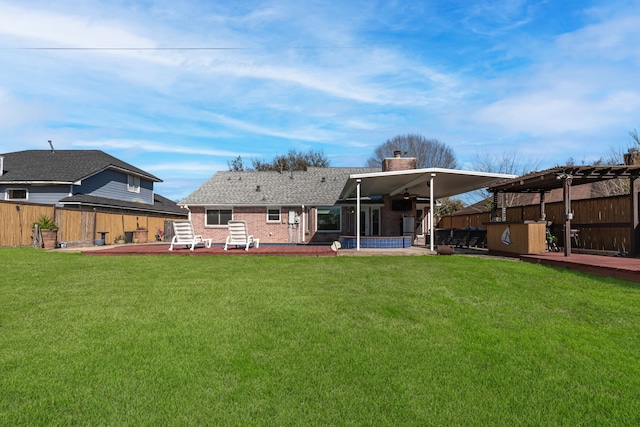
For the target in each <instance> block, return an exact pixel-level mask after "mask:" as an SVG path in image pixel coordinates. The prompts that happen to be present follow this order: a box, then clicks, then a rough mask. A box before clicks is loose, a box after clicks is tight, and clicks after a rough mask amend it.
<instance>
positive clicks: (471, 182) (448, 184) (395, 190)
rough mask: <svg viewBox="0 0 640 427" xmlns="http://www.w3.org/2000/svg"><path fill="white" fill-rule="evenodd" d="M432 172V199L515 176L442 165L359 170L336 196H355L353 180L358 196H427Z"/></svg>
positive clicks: (465, 191) (487, 185) (486, 185)
mask: <svg viewBox="0 0 640 427" xmlns="http://www.w3.org/2000/svg"><path fill="white" fill-rule="evenodd" d="M432 174H435V175H434V177H435V181H436V182H435V184H436V185H435V188H434V192H433V197H434V198H436V199H441V198H443V197H451V196H456V195H458V194H464V193H468V192H470V191H474V190H478V189H480V188H486V187H489V186H491V185H494V184H496V183H498V182H501V181H503V180H506V179H511V178H515V177H516V176H517V175H510V174H502V173H490V172H476V171H465V170H457V169H443V168H426V169H410V170H401V171H388V172H373V173H361V174H354V175H350V176H349V179H348V180H347V183H346V184H345V186H344V188H343V190H342V193H341V194H340V198H341V199H343V200H344V199H346V198H349V197H355V195H356V184H357V180H360V181H361V184H360V195H361V196H362V197H366V196H381V195H384V194H389V195H391V196H395V195H396V194H401V193H404V192H405V191H408V192H409V193H410V194H411V195H412V196H418V197H430V196H431V193H430V189H429V186H428V185H427V183H429V182H430V180H431V177H432Z"/></svg>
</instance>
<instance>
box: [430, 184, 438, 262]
mask: <svg viewBox="0 0 640 427" xmlns="http://www.w3.org/2000/svg"><path fill="white" fill-rule="evenodd" d="M435 176H436V174H435V173H432V174H431V180H430V181H429V249H430V250H431V251H432V252H433V251H434V250H435V249H434V241H435V239H434V237H435V236H434V234H435V225H434V224H433V206H434V203H433V182H434V179H433V178H435Z"/></svg>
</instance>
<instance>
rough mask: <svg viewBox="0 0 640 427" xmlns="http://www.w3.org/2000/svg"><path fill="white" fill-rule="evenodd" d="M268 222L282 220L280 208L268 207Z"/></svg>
mask: <svg viewBox="0 0 640 427" xmlns="http://www.w3.org/2000/svg"><path fill="white" fill-rule="evenodd" d="M267 222H280V208H267Z"/></svg>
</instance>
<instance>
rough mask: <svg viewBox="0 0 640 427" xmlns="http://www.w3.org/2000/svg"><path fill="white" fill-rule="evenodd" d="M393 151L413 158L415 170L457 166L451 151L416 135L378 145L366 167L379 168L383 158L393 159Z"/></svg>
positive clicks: (400, 136)
mask: <svg viewBox="0 0 640 427" xmlns="http://www.w3.org/2000/svg"><path fill="white" fill-rule="evenodd" d="M394 151H400V152H402V153H403V154H404V155H408V156H410V157H415V158H416V167H417V168H431V167H438V168H447V169H455V168H456V167H457V166H458V162H457V161H456V158H455V156H454V154H453V151H452V150H451V148H449V147H448V146H447V145H446V144H444V143H443V142H440V141H438V140H437V139H427V138H425V137H423V136H422V135H417V134H408V135H398V136H396V137H394V138H392V139H388V140H387V141H386V142H384V143H383V144H380V145H379V146H378V147H376V149H375V150H374V152H373V155H372V156H371V157H369V158H368V159H367V162H366V166H367V167H371V168H376V167H380V165H381V164H382V161H383V160H384V159H385V158H388V157H393V153H394Z"/></svg>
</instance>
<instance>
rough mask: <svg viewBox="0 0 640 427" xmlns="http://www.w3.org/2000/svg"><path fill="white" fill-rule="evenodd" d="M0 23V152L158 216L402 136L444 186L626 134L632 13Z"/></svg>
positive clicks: (95, 6) (598, 149) (576, 7)
mask: <svg viewBox="0 0 640 427" xmlns="http://www.w3.org/2000/svg"><path fill="white" fill-rule="evenodd" d="M0 11H2V13H0V63H1V64H2V66H1V67H0V152H10V151H18V150H24V149H48V147H49V146H48V143H47V141H48V140H52V141H53V144H54V146H55V148H56V149H101V150H104V151H106V152H108V153H109V154H112V155H114V156H116V157H118V158H120V159H122V160H124V161H127V162H129V163H131V164H134V165H136V166H138V167H140V168H142V169H144V170H146V171H148V172H151V173H153V174H155V175H156V176H158V177H160V178H161V179H163V180H164V182H163V183H160V184H158V185H157V186H156V191H157V192H158V193H160V194H162V195H164V196H166V197H169V198H171V199H176V200H177V199H181V198H183V197H185V196H187V195H188V194H189V193H191V192H192V191H193V190H195V189H196V188H197V187H198V186H200V185H201V184H202V183H203V182H204V181H205V180H206V179H208V178H209V177H210V176H211V175H212V174H213V173H215V172H216V171H218V170H226V169H227V162H228V161H230V160H232V159H233V158H235V157H236V156H238V155H241V156H242V157H243V159H244V160H245V162H247V163H249V162H250V159H252V158H257V159H262V160H270V159H272V158H273V157H274V156H275V155H277V154H284V153H286V152H287V151H288V150H289V149H292V148H295V149H297V150H299V151H307V150H309V149H313V150H317V151H323V152H324V153H325V154H326V155H327V157H328V158H329V159H330V161H331V164H332V166H362V165H363V164H364V162H365V161H366V159H367V158H368V157H369V156H370V155H371V154H372V152H373V150H374V148H375V147H376V146H378V145H379V144H381V143H383V142H384V141H385V140H387V139H389V138H392V137H394V136H396V135H399V134H406V133H418V134H421V135H423V136H425V137H427V138H436V139H438V140H440V141H442V142H444V143H445V144H447V145H448V146H449V147H451V148H452V150H453V151H454V153H455V155H456V157H457V158H458V160H459V163H460V165H461V167H462V168H464V169H473V167H474V159H475V158H476V157H477V156H478V155H483V156H486V155H491V156H497V157H499V156H502V155H503V153H505V152H506V153H516V154H517V155H518V156H521V158H522V159H527V160H528V161H530V162H537V163H538V164H539V165H540V167H552V166H555V165H559V164H564V163H566V161H567V160H568V159H569V158H573V159H574V160H575V161H576V162H577V163H583V162H584V163H590V162H593V161H594V160H597V159H599V158H601V157H606V156H608V155H610V153H611V152H612V150H622V149H626V148H627V147H629V146H630V145H631V144H632V141H631V138H630V137H629V131H632V130H634V129H636V128H640V83H639V81H640V79H639V77H638V76H639V75H640V71H639V70H640V31H639V30H638V29H639V28H640V1H638V0H633V1H626V0H607V1H589V0H582V1H574V0H566V1H561V0H548V1H516V0H502V1H491V0H486V1H482V0H480V1H467V0H453V1H436V0H433V1H431V0H426V1H420V0H414V1H372V0H367V1H360V0H349V1H343V0H342V1H337V0H335V1H333V0H324V1H319V0H318V1H304V0H266V1H234V2H228V1H225V2H222V1H213V0H211V1H196V0H181V1H175V0H167V1H165V0H159V1H154V0H145V1H142V0H141V1H138V0H120V1H116V0H109V1H102V2H101V1H95V0H74V1H69V0H58V1H56V2H51V1H49V0H47V1H30V0H20V1H3V0H0ZM33 48H36V49H33ZM105 48H121V49H105ZM177 48H189V49H177ZM196 48H197V49H196Z"/></svg>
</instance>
